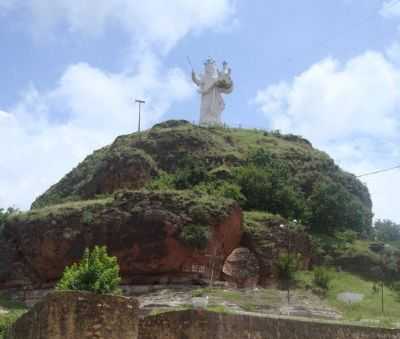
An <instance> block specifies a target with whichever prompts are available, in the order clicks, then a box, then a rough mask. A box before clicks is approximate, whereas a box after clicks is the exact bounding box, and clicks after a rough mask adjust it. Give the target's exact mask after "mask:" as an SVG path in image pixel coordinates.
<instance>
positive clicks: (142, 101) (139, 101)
mask: <svg viewBox="0 0 400 339" xmlns="http://www.w3.org/2000/svg"><path fill="white" fill-rule="evenodd" d="M135 102H136V103H137V104H139V123H138V132H139V133H140V122H141V121H140V119H141V107H142V104H145V103H146V101H144V100H139V99H135Z"/></svg>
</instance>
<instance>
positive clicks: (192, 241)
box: [179, 224, 209, 250]
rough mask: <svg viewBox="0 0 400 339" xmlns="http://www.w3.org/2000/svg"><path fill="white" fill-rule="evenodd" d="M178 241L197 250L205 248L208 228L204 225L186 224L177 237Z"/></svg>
mask: <svg viewBox="0 0 400 339" xmlns="http://www.w3.org/2000/svg"><path fill="white" fill-rule="evenodd" d="M179 237H180V239H181V240H182V241H183V242H184V243H185V244H186V245H188V246H190V247H194V248H197V249H200V250H201V249H204V248H206V247H207V244H208V238H209V231H208V227H207V226H204V225H194V224H187V225H184V226H183V227H182V230H181V233H180V235H179Z"/></svg>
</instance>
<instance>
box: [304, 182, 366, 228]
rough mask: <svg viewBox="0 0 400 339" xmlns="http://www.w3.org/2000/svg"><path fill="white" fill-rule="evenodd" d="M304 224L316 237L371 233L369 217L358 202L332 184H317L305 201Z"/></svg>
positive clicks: (338, 186)
mask: <svg viewBox="0 0 400 339" xmlns="http://www.w3.org/2000/svg"><path fill="white" fill-rule="evenodd" d="M307 209H308V215H307V217H306V222H307V223H308V224H309V225H310V226H311V229H312V230H313V231H315V232H317V233H331V234H333V233H335V232H336V231H342V230H353V231H356V232H362V231H369V230H370V229H371V219H372V215H371V213H370V212H369V211H368V210H367V209H366V207H365V206H364V205H363V204H362V203H361V201H360V200H359V198H357V197H356V196H354V195H353V194H351V193H350V192H348V191H347V190H346V189H345V188H344V187H343V186H342V185H341V184H339V183H336V182H333V181H332V180H327V179H324V180H321V181H319V182H317V183H316V184H315V186H314V189H313V192H312V194H311V195H310V197H309V198H308V200H307Z"/></svg>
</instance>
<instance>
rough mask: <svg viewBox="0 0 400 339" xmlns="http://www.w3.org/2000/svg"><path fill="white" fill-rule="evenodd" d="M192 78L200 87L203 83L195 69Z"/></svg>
mask: <svg viewBox="0 0 400 339" xmlns="http://www.w3.org/2000/svg"><path fill="white" fill-rule="evenodd" d="M192 80H193V82H194V83H195V84H196V85H197V86H199V87H200V85H201V82H200V79H199V78H198V77H197V74H196V73H195V72H194V71H192Z"/></svg>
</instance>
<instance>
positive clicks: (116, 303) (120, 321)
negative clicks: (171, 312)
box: [7, 292, 139, 339]
mask: <svg viewBox="0 0 400 339" xmlns="http://www.w3.org/2000/svg"><path fill="white" fill-rule="evenodd" d="M138 308H139V307H138V302H137V301H136V300H134V299H130V298H125V297H119V296H112V295H98V294H92V293H85V292H56V293H51V294H49V295H48V296H47V297H46V298H45V299H44V300H43V301H41V302H39V303H37V304H36V305H35V306H34V307H33V308H32V309H31V310H30V311H29V312H28V313H26V314H25V315H23V316H22V317H21V318H20V319H18V320H17V322H16V323H15V324H14V326H13V327H12V328H11V330H10V331H9V334H8V336H7V339H27V338H29V339H84V338H98V339H121V338H129V339H136V338H137V335H138V321H139V320H138Z"/></svg>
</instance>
